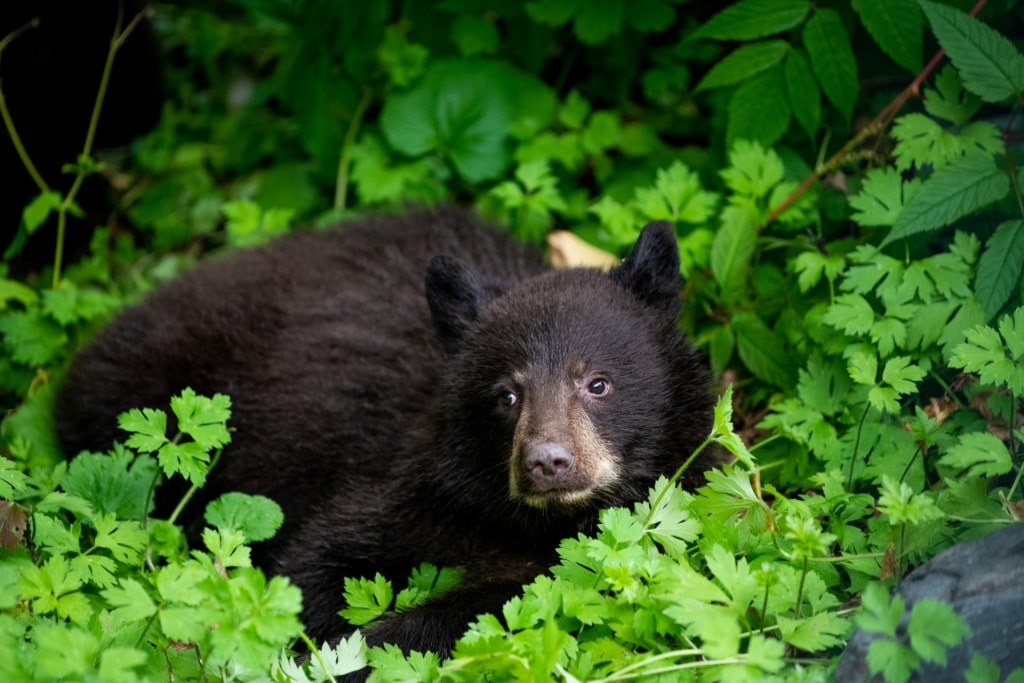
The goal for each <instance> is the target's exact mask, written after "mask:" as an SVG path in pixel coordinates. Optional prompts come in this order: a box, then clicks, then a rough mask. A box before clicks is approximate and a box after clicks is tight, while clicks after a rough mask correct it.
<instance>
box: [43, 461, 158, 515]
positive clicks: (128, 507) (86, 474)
mask: <svg viewBox="0 0 1024 683" xmlns="http://www.w3.org/2000/svg"><path fill="white" fill-rule="evenodd" d="M156 474H157V463H156V461H155V460H154V459H153V458H150V457H141V458H136V457H134V455H133V454H132V453H130V452H129V451H127V450H125V449H124V448H123V447H116V448H115V449H114V450H113V451H112V452H111V453H110V454H107V455H100V454H97V453H82V454H80V455H78V456H77V457H75V458H74V459H72V460H71V462H70V463H68V473H67V474H66V475H65V477H64V480H63V481H62V482H61V487H62V488H63V489H64V490H65V491H67V492H68V493H71V494H73V495H78V496H81V497H82V498H84V499H85V500H88V501H89V502H90V503H92V504H93V506H94V507H95V508H96V510H97V511H98V512H101V513H107V514H112V515H115V516H116V517H118V518H119V519H134V520H140V519H142V517H143V516H144V515H145V514H146V513H148V512H149V510H146V509H144V506H145V503H146V498H147V496H148V494H149V488H150V486H151V485H152V483H153V479H154V477H156ZM152 505H153V502H152V501H150V508H152Z"/></svg>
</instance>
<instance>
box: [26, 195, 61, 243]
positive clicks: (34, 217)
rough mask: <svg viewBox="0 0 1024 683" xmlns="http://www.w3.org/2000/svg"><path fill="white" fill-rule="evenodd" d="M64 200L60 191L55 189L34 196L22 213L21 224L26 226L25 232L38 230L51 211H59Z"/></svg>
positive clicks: (30, 232)
mask: <svg viewBox="0 0 1024 683" xmlns="http://www.w3.org/2000/svg"><path fill="white" fill-rule="evenodd" d="M63 201H64V198H63V197H62V196H61V194H60V192H57V191H55V190H47V191H46V192H41V193H40V194H38V195H36V196H35V197H33V198H32V201H30V202H29V203H28V205H27V206H26V207H25V210H24V211H22V213H21V224H22V225H23V226H24V227H25V232H27V233H28V234H29V235H31V234H32V233H34V232H35V231H36V230H38V229H39V227H40V226H42V224H43V223H45V222H46V219H47V218H49V217H50V214H51V213H56V212H57V210H58V209H59V208H60V205H61V203H63Z"/></svg>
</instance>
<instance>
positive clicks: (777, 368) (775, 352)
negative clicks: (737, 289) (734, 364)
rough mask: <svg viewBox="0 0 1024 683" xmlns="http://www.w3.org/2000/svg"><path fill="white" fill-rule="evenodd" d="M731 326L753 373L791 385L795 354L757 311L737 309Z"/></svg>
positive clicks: (739, 351)
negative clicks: (763, 320)
mask: <svg viewBox="0 0 1024 683" xmlns="http://www.w3.org/2000/svg"><path fill="white" fill-rule="evenodd" d="M732 327H733V329H734V330H735V332H736V350H737V352H738V353H739V356H740V359H741V360H742V361H743V363H744V365H746V366H747V369H749V370H750V372H752V373H753V374H754V376H756V377H758V378H760V379H762V380H764V381H765V382H768V383H770V384H773V385H775V386H777V387H779V388H781V389H791V388H792V387H793V385H794V383H795V379H796V368H795V367H794V362H793V355H792V354H791V353H790V352H789V350H788V349H787V348H786V345H785V344H784V343H783V342H782V340H781V339H779V337H778V336H777V335H776V334H775V333H774V332H773V331H772V330H771V328H769V327H768V326H767V325H765V324H764V322H762V320H761V319H760V318H759V317H757V315H756V314H754V313H746V312H744V313H737V314H736V315H734V316H733V319H732Z"/></svg>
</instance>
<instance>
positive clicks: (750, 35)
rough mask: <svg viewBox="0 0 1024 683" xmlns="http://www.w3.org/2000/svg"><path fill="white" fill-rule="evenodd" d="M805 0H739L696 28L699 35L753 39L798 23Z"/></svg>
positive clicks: (806, 5)
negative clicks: (739, 0)
mask: <svg viewBox="0 0 1024 683" xmlns="http://www.w3.org/2000/svg"><path fill="white" fill-rule="evenodd" d="M810 9H811V3H809V2H807V0H741V2H737V3H735V4H733V5H731V6H729V7H726V8H725V9H723V10H722V11H721V12H719V13H717V14H715V15H714V16H713V17H711V19H709V20H708V21H707V22H706V23H705V24H704V25H703V26H702V27H701V28H700V29H699V30H698V31H697V36H698V37H701V38H712V39H714V40H740V41H743V40H754V39H756V38H762V37H764V36H769V35H772V34H773V33H781V32H782V31H787V30H789V29H791V28H793V27H794V26H797V25H799V24H800V22H802V21H803V20H804V17H806V16H807V12H808V11H809V10H810Z"/></svg>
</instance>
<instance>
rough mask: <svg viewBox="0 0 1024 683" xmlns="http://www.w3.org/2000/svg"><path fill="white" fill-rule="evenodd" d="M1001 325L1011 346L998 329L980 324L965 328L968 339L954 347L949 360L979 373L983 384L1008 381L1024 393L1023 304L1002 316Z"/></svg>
mask: <svg viewBox="0 0 1024 683" xmlns="http://www.w3.org/2000/svg"><path fill="white" fill-rule="evenodd" d="M999 327H1000V330H1001V331H1002V333H1003V337H1004V338H1006V339H1007V342H1008V346H1004V345H1003V338H1001V337H1000V334H999V332H996V330H994V329H993V328H991V327H989V326H988V325H979V326H977V327H974V328H971V329H969V330H966V331H965V332H964V337H965V338H966V341H965V342H963V343H961V344H959V345H957V346H956V347H955V348H954V349H953V354H952V358H951V359H950V364H951V365H954V366H956V367H960V368H963V369H964V370H967V371H968V372H976V373H978V376H979V378H980V379H981V381H982V382H983V383H984V384H990V385H993V386H999V385H1001V384H1006V385H1007V386H1008V387H1009V389H1010V391H1011V392H1013V393H1014V394H1017V395H1018V396H1019V395H1022V394H1024V363H1022V362H1021V360H1022V357H1024V307H1021V308H1018V309H1017V310H1016V311H1014V313H1013V315H1012V316H1010V315H1006V316H1003V317H1002V318H1001V319H1000V325H999ZM1007 351H1009V355H1008V354H1007Z"/></svg>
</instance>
